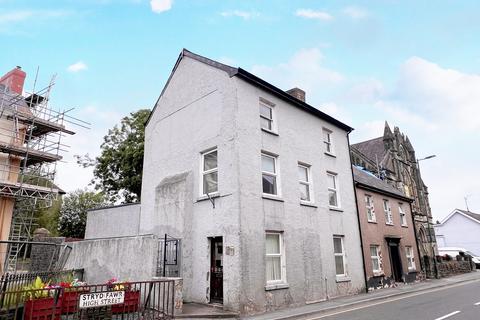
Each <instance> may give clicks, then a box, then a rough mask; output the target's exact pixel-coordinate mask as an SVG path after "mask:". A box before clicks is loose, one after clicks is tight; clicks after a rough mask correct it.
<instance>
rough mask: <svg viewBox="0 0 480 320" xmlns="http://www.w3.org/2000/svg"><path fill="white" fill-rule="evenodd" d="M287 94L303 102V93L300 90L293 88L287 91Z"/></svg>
mask: <svg viewBox="0 0 480 320" xmlns="http://www.w3.org/2000/svg"><path fill="white" fill-rule="evenodd" d="M287 93H288V94H289V95H291V96H292V97H295V98H297V99H298V100H301V101H303V102H305V91H303V90H302V89H300V88H297V87H295V88H293V89H290V90H287Z"/></svg>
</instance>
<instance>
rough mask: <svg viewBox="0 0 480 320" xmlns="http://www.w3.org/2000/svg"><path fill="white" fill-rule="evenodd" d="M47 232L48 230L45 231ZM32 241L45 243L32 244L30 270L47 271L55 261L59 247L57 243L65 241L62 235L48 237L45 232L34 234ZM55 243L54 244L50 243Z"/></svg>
mask: <svg viewBox="0 0 480 320" xmlns="http://www.w3.org/2000/svg"><path fill="white" fill-rule="evenodd" d="M47 232H48V231H47ZM33 241H34V242H45V243H47V244H45V245H42V244H32V249H31V253H30V261H31V264H30V271H31V272H37V271H48V270H50V269H51V268H53V267H54V266H55V264H56V263H57V260H58V257H59V254H60V247H59V246H58V245H60V244H62V243H63V242H64V241H65V238H63V237H49V236H47V235H46V234H45V233H38V234H35V235H34V237H33ZM51 244H56V246H54V245H51Z"/></svg>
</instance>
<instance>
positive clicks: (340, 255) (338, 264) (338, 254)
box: [333, 236, 347, 276]
mask: <svg viewBox="0 0 480 320" xmlns="http://www.w3.org/2000/svg"><path fill="white" fill-rule="evenodd" d="M333 254H334V256H335V272H336V275H337V276H346V275H347V271H346V268H345V248H344V245H343V237H342V236H334V237H333Z"/></svg>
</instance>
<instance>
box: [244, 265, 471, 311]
mask: <svg viewBox="0 0 480 320" xmlns="http://www.w3.org/2000/svg"><path fill="white" fill-rule="evenodd" d="M470 285H471V286H470ZM449 287H451V288H450V289H452V290H453V289H456V291H455V294H454V296H452V297H453V298H455V300H452V302H451V303H450V300H451V298H452V297H451V296H448V299H445V296H442V292H441V291H442V290H441V289H442V288H444V289H448V288H449ZM460 287H461V288H460ZM463 288H465V289H467V290H463V291H462V289H463ZM450 289H449V291H450ZM429 291H432V292H438V297H436V299H434V300H433V302H436V303H437V309H439V310H437V311H439V313H442V312H446V311H447V309H448V310H450V309H452V310H453V309H455V310H453V311H452V312H455V311H459V310H457V309H456V308H454V305H456V304H458V302H459V301H466V302H465V303H467V304H471V301H470V299H466V297H465V295H467V296H468V295H469V294H473V296H472V298H474V299H475V294H476V293H475V292H477V293H478V294H477V295H478V296H477V297H476V299H477V300H478V302H480V271H475V272H471V273H466V274H462V275H457V276H452V277H449V278H443V279H429V280H425V281H423V282H419V283H413V284H406V285H401V286H398V287H396V288H388V289H381V290H376V291H374V292H370V293H363V294H358V295H353V296H347V297H340V298H336V299H332V300H328V301H324V302H319V303H314V304H309V305H304V306H300V307H294V308H285V309H282V310H278V311H274V312H268V313H265V314H261V315H255V316H250V317H244V318H242V319H245V320H247V319H248V320H300V319H305V320H307V319H323V318H325V319H328V320H330V319H342V320H343V319H355V320H361V319H365V320H374V319H379V320H380V319H382V320H385V319H388V320H390V319H392V320H393V319H396V318H394V317H393V316H394V314H395V312H394V311H390V312H389V310H390V309H389V308H390V307H391V306H392V303H388V305H387V304H385V303H384V302H388V301H399V300H404V299H403V298H405V299H407V298H408V299H412V301H414V302H419V301H420V302H421V301H422V295H421V293H427V292H429ZM457 291H458V292H457ZM445 292H446V291H445ZM445 292H443V293H445ZM462 292H463V293H462ZM461 293H462V294H461ZM461 296H463V298H460V297H461ZM428 297H430V295H425V297H423V298H424V299H429V298H428ZM457 300H459V301H457ZM443 301H448V304H443ZM430 302H432V301H430ZM439 302H440V303H439ZM381 304H383V307H379V309H380V310H378V311H377V313H378V314H379V315H380V317H378V318H377V317H376V316H375V314H374V313H373V312H370V311H368V310H365V309H367V308H371V307H375V306H380V305H381ZM450 304H453V305H450ZM414 305H415V304H414ZM420 305H421V304H420ZM396 307H397V308H398V310H397V313H398V315H399V316H401V318H398V319H402V320H407V319H415V320H416V319H418V320H423V319H434V320H443V319H446V318H441V317H440V318H434V317H430V315H427V314H425V313H423V312H424V310H422V309H421V308H420V309H418V308H417V309H412V312H413V313H417V314H416V315H413V313H412V314H411V315H410V316H411V317H407V316H405V317H403V312H404V311H403V309H405V308H407V309H408V308H410V305H409V304H404V303H403V304H402V303H399V304H398V305H397V306H396ZM417 307H418V306H417ZM382 308H386V309H382ZM392 308H393V307H392ZM429 308H430V309H432V308H433V307H432V305H429ZM442 308H445V310H443V309H442ZM465 308H466V306H465ZM359 309H363V310H364V312H365V314H364V316H363V317H360V313H359V312H358V311H356V310H359ZM392 310H394V309H392ZM427 310H428V308H427V309H426V310H425V312H427ZM466 310H467V309H466ZM367 311H368V312H367ZM430 311H431V312H433V311H435V310H430ZM348 312H350V313H351V314H350V316H351V317H350V318H348V314H347V313H348ZM352 312H353V313H352ZM392 312H393V313H392ZM419 312H420V314H418V313H419ZM467 312H477V315H476V317H474V318H458V319H475V320H478V319H480V303H479V305H478V310H476V309H474V310H473V311H472V310H470V311H465V312H464V314H466V313H467ZM335 314H341V315H340V316H337V317H335ZM372 314H373V315H372ZM460 314H461V311H460V313H458V315H460ZM446 315H448V313H447V314H446ZM458 315H457V314H454V315H451V316H449V317H448V318H449V320H450V317H451V319H452V320H453V319H456V318H454V317H456V316H458ZM332 316H333V317H332ZM432 316H434V315H433V314H432Z"/></svg>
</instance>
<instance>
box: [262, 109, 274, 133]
mask: <svg viewBox="0 0 480 320" xmlns="http://www.w3.org/2000/svg"><path fill="white" fill-rule="evenodd" d="M273 111H274V110H273V106H271V105H269V104H267V103H265V102H260V127H261V128H262V129H265V130H267V131H275V123H274V112H273Z"/></svg>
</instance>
